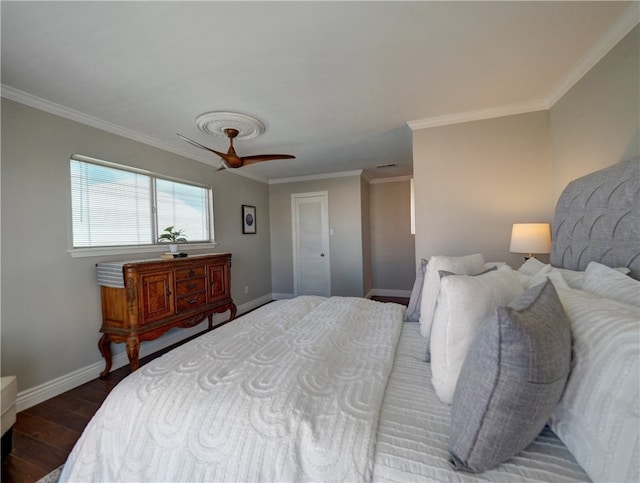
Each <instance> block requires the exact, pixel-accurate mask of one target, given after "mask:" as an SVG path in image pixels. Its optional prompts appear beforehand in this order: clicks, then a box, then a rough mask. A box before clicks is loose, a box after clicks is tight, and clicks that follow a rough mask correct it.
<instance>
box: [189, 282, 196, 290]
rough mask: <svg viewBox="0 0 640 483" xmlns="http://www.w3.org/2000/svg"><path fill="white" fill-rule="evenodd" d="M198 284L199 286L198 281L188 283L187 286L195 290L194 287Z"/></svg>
mask: <svg viewBox="0 0 640 483" xmlns="http://www.w3.org/2000/svg"><path fill="white" fill-rule="evenodd" d="M197 286H198V284H197V283H188V284H187V288H188V289H189V290H193V289H194V288H196V287H197Z"/></svg>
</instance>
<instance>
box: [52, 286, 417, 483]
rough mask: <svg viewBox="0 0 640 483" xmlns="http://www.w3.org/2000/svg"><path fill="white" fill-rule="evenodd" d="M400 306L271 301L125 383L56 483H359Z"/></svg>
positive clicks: (369, 459)
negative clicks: (167, 482)
mask: <svg viewBox="0 0 640 483" xmlns="http://www.w3.org/2000/svg"><path fill="white" fill-rule="evenodd" d="M403 310H404V309H403V307H402V306H400V305H395V304H382V303H377V302H372V301H369V300H365V299H357V298H340V297H333V298H329V299H325V298H321V297H299V298H296V299H293V300H287V301H280V302H274V303H271V304H269V305H267V306H265V307H263V308H261V309H258V310H257V311H254V312H252V313H251V314H249V315H247V316H244V317H242V318H240V319H238V320H237V321H233V322H232V323H230V324H227V325H225V326H223V327H221V328H219V329H216V330H214V331H212V332H209V333H208V334H206V335H204V336H202V337H200V338H198V339H195V340H193V341H191V342H189V343H187V344H185V345H184V346H182V347H181V348H179V349H176V350H174V351H172V352H170V353H169V354H167V355H165V356H163V357H161V358H159V359H156V360H154V361H152V362H151V363H149V364H148V365H146V366H144V367H142V368H141V369H139V370H138V371H136V372H135V373H133V374H132V375H131V376H129V377H128V378H126V379H125V380H123V381H122V382H121V383H120V384H118V386H117V387H116V388H115V389H114V390H113V391H112V392H111V394H110V395H109V397H108V398H107V400H106V401H105V402H104V404H103V405H102V407H101V408H100V410H99V411H98V413H96V415H95V417H94V418H93V419H92V421H91V422H90V423H89V425H88V426H87V428H86V430H85V432H84V433H83V435H82V437H81V438H80V440H79V441H78V443H77V444H76V446H75V448H74V449H73V451H72V453H71V455H70V456H69V459H68V461H67V463H66V464H65V468H64V470H63V473H62V476H61V481H83V482H88V481H326V480H332V481H337V480H339V481H368V480H370V479H371V478H372V475H373V459H374V458H373V456H374V449H375V444H376V431H377V427H378V418H379V412H380V407H381V404H382V399H383V395H384V391H385V387H386V384H387V379H388V376H389V373H390V371H391V367H392V365H393V360H394V353H395V348H396V343H397V341H398V337H399V333H400V329H401V325H402V322H401V321H402V316H403Z"/></svg>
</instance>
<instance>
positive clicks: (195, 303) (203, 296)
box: [176, 292, 207, 312]
mask: <svg viewBox="0 0 640 483" xmlns="http://www.w3.org/2000/svg"><path fill="white" fill-rule="evenodd" d="M206 302H207V293H206V292H199V293H194V294H189V295H185V296H183V297H178V300H177V303H176V307H177V312H183V311H185V310H191V309H195V308H197V307H199V306H200V305H202V304H204V303H206Z"/></svg>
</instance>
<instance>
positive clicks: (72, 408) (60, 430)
mask: <svg viewBox="0 0 640 483" xmlns="http://www.w3.org/2000/svg"><path fill="white" fill-rule="evenodd" d="M372 299H374V300H377V301H380V302H395V303H400V304H404V305H407V304H408V302H409V300H408V299H405V298H397V297H378V296H376V297H372ZM217 327H220V325H218V326H216V327H214V329H212V330H215V329H216V328H217ZM204 332H207V331H206V330H205V331H204ZM204 332H201V333H200V334H197V335H195V336H193V337H191V338H189V339H186V340H184V341H181V342H179V343H177V344H174V345H172V346H170V347H167V348H166V349H163V350H161V351H158V352H156V353H154V354H151V355H149V356H147V357H144V358H142V359H140V366H143V365H144V364H147V363H148V362H149V361H152V360H153V359H155V358H156V357H159V356H161V355H162V354H164V353H166V352H168V351H170V350H171V349H173V348H175V347H178V346H179V345H182V344H184V343H185V342H187V340H191V339H193V338H194V337H198V336H199V335H201V334H203V333H204ZM130 373H131V371H130V369H129V366H128V365H127V366H124V367H121V368H120V369H116V370H114V371H111V372H110V373H109V375H108V376H107V377H105V378H104V379H94V380H92V381H89V382H88V383H86V384H83V385H82V386H79V387H76V388H75V389H72V390H70V391H67V392H65V393H64V394H60V395H59V396H56V397H54V398H52V399H49V400H47V401H45V402H43V403H40V404H38V405H36V406H33V407H30V408H29V409H26V410H24V411H21V412H19V413H18V415H17V421H16V424H15V426H14V427H13V451H12V452H11V454H10V455H9V456H7V458H6V459H5V460H4V461H3V463H2V482H3V483H5V482H6V483H9V482H20V483H22V482H28V483H33V482H35V481H37V480H39V479H40V478H42V477H43V476H45V475H47V474H48V473H50V472H51V471H53V470H55V469H56V468H57V467H59V466H60V465H62V464H64V462H65V461H66V460H67V457H68V456H69V453H70V452H71V450H72V449H73V446H74V445H75V443H76V441H77V440H78V438H80V434H81V433H82V431H83V430H84V428H85V426H86V425H87V424H88V423H89V420H90V419H91V418H92V417H93V415H94V414H95V412H96V411H97V410H98V408H99V407H100V405H101V404H102V402H103V401H104V400H105V398H106V397H107V395H108V394H109V392H111V390H112V389H113V388H114V387H115V386H116V384H118V383H119V382H120V381H121V380H122V379H124V378H125V377H127V376H128V375H129V374H130Z"/></svg>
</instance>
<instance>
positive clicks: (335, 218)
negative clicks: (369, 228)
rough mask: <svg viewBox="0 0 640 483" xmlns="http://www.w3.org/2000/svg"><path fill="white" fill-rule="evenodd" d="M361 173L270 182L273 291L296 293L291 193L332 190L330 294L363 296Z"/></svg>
mask: <svg viewBox="0 0 640 483" xmlns="http://www.w3.org/2000/svg"><path fill="white" fill-rule="evenodd" d="M361 189H362V186H361V184H360V176H346V177H340V178H328V179H318V180H313V181H297V182H291V183H280V184H272V185H269V204H270V210H271V216H270V220H271V233H272V234H273V236H272V239H271V266H272V280H271V285H272V288H273V292H274V293H275V294H277V295H279V296H288V295H292V294H293V246H292V234H291V194H292V193H310V192H315V191H328V192H329V226H330V227H331V228H333V230H334V235H333V236H331V237H330V250H331V294H332V295H341V296H352V297H362V296H363V295H364V284H363V273H364V268H363V241H362V240H363V234H362V223H363V222H362V207H361V203H362V197H361Z"/></svg>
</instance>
